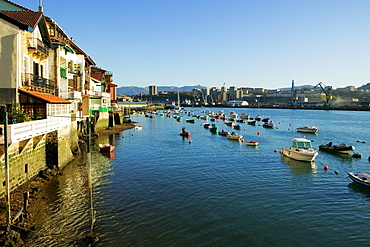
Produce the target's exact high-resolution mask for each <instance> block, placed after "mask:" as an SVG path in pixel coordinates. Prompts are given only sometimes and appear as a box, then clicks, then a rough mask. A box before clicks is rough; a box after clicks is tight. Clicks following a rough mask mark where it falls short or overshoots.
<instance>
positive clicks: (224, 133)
mask: <svg viewBox="0 0 370 247" xmlns="http://www.w3.org/2000/svg"><path fill="white" fill-rule="evenodd" d="M218 134H219V135H220V136H227V135H230V132H229V131H224V130H221V131H219V132H218Z"/></svg>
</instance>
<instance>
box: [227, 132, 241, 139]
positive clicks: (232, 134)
mask: <svg viewBox="0 0 370 247" xmlns="http://www.w3.org/2000/svg"><path fill="white" fill-rule="evenodd" d="M227 138H229V139H230V140H241V139H242V138H243V136H242V135H239V134H237V133H235V132H233V133H231V134H230V135H227Z"/></svg>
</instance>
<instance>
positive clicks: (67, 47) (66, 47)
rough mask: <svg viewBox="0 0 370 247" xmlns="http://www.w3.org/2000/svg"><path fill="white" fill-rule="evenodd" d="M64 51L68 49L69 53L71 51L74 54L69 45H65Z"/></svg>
mask: <svg viewBox="0 0 370 247" xmlns="http://www.w3.org/2000/svg"><path fill="white" fill-rule="evenodd" d="M64 49H66V50H67V51H69V52H71V53H74V52H73V50H72V49H71V47H69V46H68V45H65V46H64Z"/></svg>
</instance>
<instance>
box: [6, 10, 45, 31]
mask: <svg viewBox="0 0 370 247" xmlns="http://www.w3.org/2000/svg"><path fill="white" fill-rule="evenodd" d="M0 13H1V14H2V15H1V16H6V17H7V18H4V19H7V20H9V19H11V20H13V21H16V22H18V23H20V24H23V25H26V26H28V27H30V28H32V29H35V28H36V26H37V24H38V23H39V22H40V20H41V18H43V16H44V15H43V13H40V12H33V11H24V10H22V11H8V10H1V11H0ZM11 20H9V21H10V22H11Z"/></svg>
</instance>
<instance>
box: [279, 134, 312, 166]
mask: <svg viewBox="0 0 370 247" xmlns="http://www.w3.org/2000/svg"><path fill="white" fill-rule="evenodd" d="M281 152H282V154H283V155H284V156H287V157H289V158H291V159H295V160H300V161H308V162H312V161H313V160H314V159H315V158H316V156H317V154H318V153H317V151H315V150H314V149H313V148H312V145H311V141H310V140H307V139H305V138H293V140H292V146H291V147H290V148H283V149H282V150H281Z"/></svg>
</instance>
